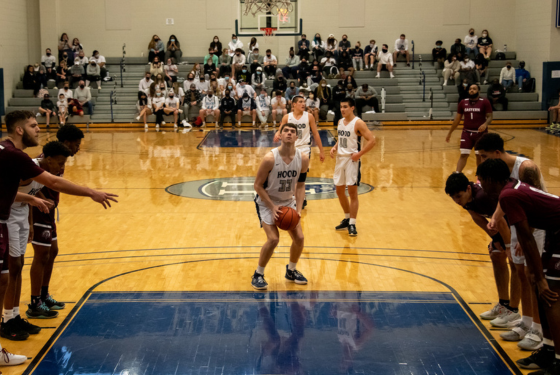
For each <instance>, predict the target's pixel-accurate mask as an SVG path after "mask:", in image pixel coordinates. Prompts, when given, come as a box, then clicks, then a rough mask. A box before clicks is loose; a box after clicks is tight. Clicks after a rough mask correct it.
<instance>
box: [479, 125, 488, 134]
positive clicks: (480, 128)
mask: <svg viewBox="0 0 560 375" xmlns="http://www.w3.org/2000/svg"><path fill="white" fill-rule="evenodd" d="M486 128H488V125H486V124H482V125H480V126H479V128H478V131H479V132H481V133H482V132H483V131H485V130H486Z"/></svg>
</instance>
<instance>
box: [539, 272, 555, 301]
mask: <svg viewBox="0 0 560 375" xmlns="http://www.w3.org/2000/svg"><path fill="white" fill-rule="evenodd" d="M537 288H538V289H539V297H540V298H541V299H542V300H543V301H544V302H545V303H546V304H547V305H548V306H552V304H553V303H554V302H556V301H557V300H558V293H555V292H553V291H552V290H550V288H549V287H548V283H547V282H546V279H545V278H544V277H543V278H542V279H541V280H540V281H539V282H537Z"/></svg>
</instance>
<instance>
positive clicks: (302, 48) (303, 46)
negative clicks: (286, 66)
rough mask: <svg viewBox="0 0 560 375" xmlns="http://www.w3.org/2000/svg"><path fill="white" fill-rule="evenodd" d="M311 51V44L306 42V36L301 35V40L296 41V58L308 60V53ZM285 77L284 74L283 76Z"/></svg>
mask: <svg viewBox="0 0 560 375" xmlns="http://www.w3.org/2000/svg"><path fill="white" fill-rule="evenodd" d="M310 50H311V43H310V42H309V40H307V35H305V34H302V35H301V39H300V40H299V41H298V53H297V54H298V56H299V57H300V58H302V59H306V60H309V51H310ZM284 75H285V74H284Z"/></svg>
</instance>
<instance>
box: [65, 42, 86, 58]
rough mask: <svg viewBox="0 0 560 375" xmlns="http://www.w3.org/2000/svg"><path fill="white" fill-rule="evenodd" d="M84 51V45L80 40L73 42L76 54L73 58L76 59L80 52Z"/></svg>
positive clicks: (73, 50) (73, 49)
mask: <svg viewBox="0 0 560 375" xmlns="http://www.w3.org/2000/svg"><path fill="white" fill-rule="evenodd" d="M83 50H84V46H83V45H82V43H80V39H78V38H74V39H73V40H72V52H73V53H74V56H73V58H74V59H75V58H76V57H77V56H78V55H79V54H80V52H83ZM68 56H70V57H71V58H72V55H68Z"/></svg>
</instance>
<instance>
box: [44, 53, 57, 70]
mask: <svg viewBox="0 0 560 375" xmlns="http://www.w3.org/2000/svg"><path fill="white" fill-rule="evenodd" d="M41 62H42V63H44V64H45V67H46V68H52V67H53V66H55V65H56V57H54V56H53V55H50V56H47V55H43V57H42V58H41Z"/></svg>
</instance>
